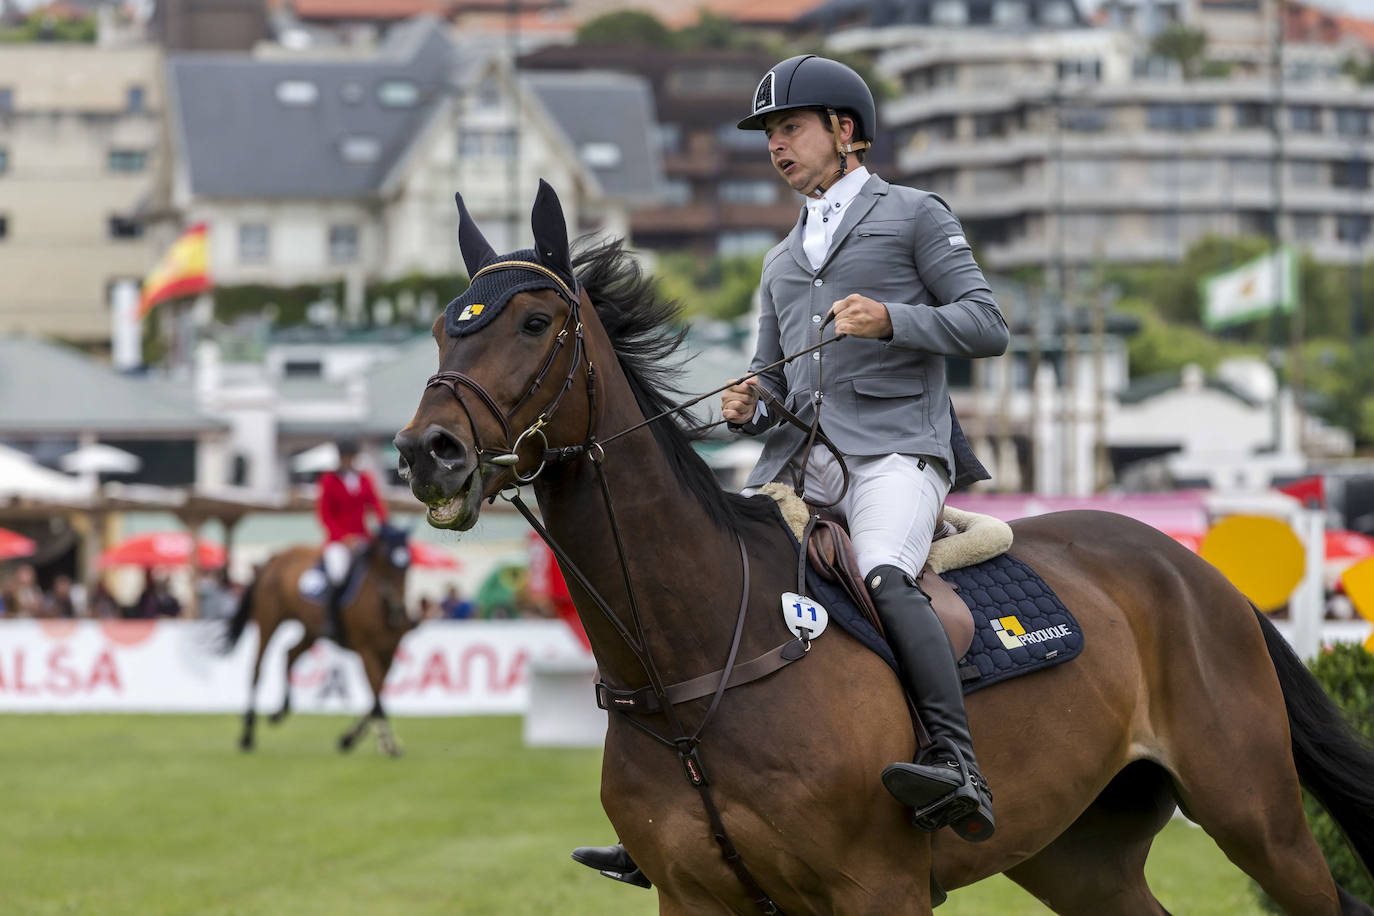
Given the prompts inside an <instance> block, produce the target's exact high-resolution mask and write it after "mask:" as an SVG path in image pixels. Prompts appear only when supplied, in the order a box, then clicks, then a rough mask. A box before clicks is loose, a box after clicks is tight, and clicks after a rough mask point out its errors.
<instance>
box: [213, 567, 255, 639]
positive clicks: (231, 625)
mask: <svg viewBox="0 0 1374 916" xmlns="http://www.w3.org/2000/svg"><path fill="white" fill-rule="evenodd" d="M257 587H258V580H257V579H254V580H253V581H252V582H249V583H248V587H247V588H245V589H244V590H243V594H242V595H241V596H239V606H238V608H236V609H235V611H234V616H233V617H230V618H229V622H228V623H227V624H226V625H225V628H224V639H223V641H222V642H221V644H220V654H221V655H227V654H228V653H229V651H230V650H231V649H233V648H234V646H237V645H238V644H239V637H241V636H243V631H244V630H246V629H247V628H248V621H250V620H252V619H253V589H255V588H257Z"/></svg>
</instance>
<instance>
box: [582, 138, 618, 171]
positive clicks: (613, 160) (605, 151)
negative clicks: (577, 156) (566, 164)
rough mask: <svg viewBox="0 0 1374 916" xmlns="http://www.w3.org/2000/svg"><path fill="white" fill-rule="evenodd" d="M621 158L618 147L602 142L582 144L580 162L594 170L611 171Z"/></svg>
mask: <svg viewBox="0 0 1374 916" xmlns="http://www.w3.org/2000/svg"><path fill="white" fill-rule="evenodd" d="M622 158H623V157H622V156H621V154H620V147H618V146H616V145H615V144H614V143H606V142H604V141H601V142H596V143H584V144H582V161H583V162H585V163H586V164H587V165H589V166H591V167H592V168H594V169H613V168H615V167H617V166H618V165H620V162H621V159H622Z"/></svg>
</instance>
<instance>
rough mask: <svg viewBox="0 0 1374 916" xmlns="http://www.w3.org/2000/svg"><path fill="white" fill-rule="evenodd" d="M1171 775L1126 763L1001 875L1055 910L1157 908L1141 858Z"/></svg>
mask: <svg viewBox="0 0 1374 916" xmlns="http://www.w3.org/2000/svg"><path fill="white" fill-rule="evenodd" d="M1171 790H1172V787H1171V784H1170V781H1169V775H1168V774H1167V773H1166V772H1164V771H1163V770H1162V769H1160V768H1159V767H1157V766H1155V765H1154V764H1151V763H1147V762H1145V761H1138V762H1136V763H1133V764H1131V765H1129V766H1127V767H1126V768H1125V769H1123V770H1122V771H1121V772H1120V773H1118V774H1117V776H1116V778H1115V779H1113V780H1112V781H1111V783H1109V784H1108V786H1107V788H1105V789H1103V790H1102V793H1101V794H1100V795H1099V796H1098V797H1097V799H1096V800H1095V801H1094V802H1093V803H1092V804H1091V805H1089V806H1088V809H1087V810H1086V811H1084V812H1083V814H1081V815H1080V816H1079V818H1078V820H1076V821H1074V823H1073V824H1072V825H1071V826H1070V827H1069V829H1068V830H1066V831H1064V832H1063V833H1062V834H1060V835H1059V836H1058V837H1057V838H1055V840H1054V842H1052V843H1050V845H1048V846H1046V847H1045V848H1044V849H1042V850H1041V851H1040V852H1038V853H1036V854H1035V855H1034V856H1032V857H1031V858H1030V859H1027V860H1026V861H1025V862H1022V863H1021V864H1019V865H1017V866H1016V867H1015V868H1012V869H1009V870H1008V871H1007V872H1006V875H1007V877H1008V878H1010V879H1011V880H1013V881H1015V882H1016V883H1017V884H1019V885H1021V886H1022V887H1023V888H1025V889H1026V890H1027V891H1029V892H1030V893H1031V894H1033V895H1034V896H1036V897H1037V898H1039V899H1040V901H1041V902H1043V903H1044V904H1045V905H1046V906H1048V907H1049V908H1050V909H1052V910H1054V912H1056V913H1059V914H1061V916H1097V914H1103V916H1108V914H1110V916H1160V914H1167V913H1168V911H1167V910H1166V909H1164V907H1163V906H1162V905H1161V904H1160V902H1159V901H1158V900H1156V899H1155V897H1154V894H1152V893H1151V892H1150V888H1149V887H1148V886H1147V885H1146V883H1145V858H1146V856H1147V855H1148V854H1149V852H1150V844H1151V843H1152V842H1153V841H1154V838H1155V835H1156V834H1157V833H1159V831H1160V830H1161V829H1162V828H1163V827H1164V825H1165V824H1166V823H1168V821H1169V817H1170V816H1171V815H1172V814H1173V811H1174V799H1173V795H1172V791H1171Z"/></svg>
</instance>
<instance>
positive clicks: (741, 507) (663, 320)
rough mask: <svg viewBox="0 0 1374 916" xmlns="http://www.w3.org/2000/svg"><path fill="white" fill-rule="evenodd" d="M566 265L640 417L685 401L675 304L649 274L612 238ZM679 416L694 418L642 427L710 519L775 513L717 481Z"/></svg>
mask: <svg viewBox="0 0 1374 916" xmlns="http://www.w3.org/2000/svg"><path fill="white" fill-rule="evenodd" d="M573 270H574V272H575V273H576V274H577V278H578V279H579V280H580V281H581V283H582V285H583V287H585V288H586V290H587V297H588V298H589V299H590V300H591V301H592V304H593V305H594V306H595V307H596V313H597V315H598V317H600V319H601V323H602V325H604V326H605V328H606V334H607V335H608V336H609V337H610V339H611V346H613V347H614V348H615V352H616V356H617V357H619V359H620V366H621V368H622V369H624V370H625V375H626V377H627V378H628V379H629V381H630V389H631V390H632V391H633V392H634V396H635V400H636V401H637V402H638V403H639V408H640V410H642V411H643V412H644V416H646V417H652V416H655V415H657V414H659V413H662V412H663V411H665V410H667V409H669V408H670V407H673V406H675V405H677V404H678V403H680V402H681V401H683V400H686V397H685V396H684V395H683V392H682V391H681V390H680V389H679V388H678V387H677V385H676V383H675V382H676V379H677V377H678V375H679V373H680V372H681V369H682V365H683V363H684V362H685V361H686V360H685V358H683V357H681V356H678V348H679V347H681V345H682V342H683V340H684V339H685V338H686V336H687V329H686V328H685V327H684V326H681V325H679V324H678V321H677V319H678V315H679V311H680V308H679V305H678V303H677V302H674V301H671V300H664V299H661V298H659V296H658V295H657V293H656V292H655V290H654V283H653V279H652V278H651V277H647V276H645V274H644V272H643V271H642V270H641V269H640V267H639V263H638V262H637V261H636V260H635V258H634V257H633V255H632V254H631V253H630V252H628V251H626V250H625V247H624V245H623V244H622V242H621V241H620V240H619V239H614V240H611V241H603V242H596V243H587V244H585V245H582V246H580V247H579V250H578V251H577V252H576V253H575V254H574V256H573ZM674 357H676V358H674ZM725 381H726V380H725V379H721V382H722V383H724V382H725ZM684 421H685V423H686V424H691V425H693V426H694V425H695V423H694V421H693V420H692V418H691V417H690V416H688V415H686V412H685V411H684V412H681V413H676V414H672V415H670V416H667V417H664V418H663V419H661V420H659V421H657V422H655V423H652V424H650V426H649V429H650V430H651V431H652V432H653V435H654V438H655V439H656V440H657V441H658V444H659V447H660V448H662V449H663V452H664V455H665V456H666V457H667V459H668V462H669V464H670V465H671V466H672V468H673V471H674V472H675V473H676V475H677V478H678V480H679V481H680V482H681V483H682V485H683V487H684V488H686V490H687V491H688V492H689V493H691V494H692V495H693V496H695V497H696V498H697V499H698V500H699V501H700V502H701V504H702V506H703V507H705V509H706V512H707V515H709V516H710V518H711V520H712V521H713V522H715V523H716V524H717V525H718V526H720V527H722V528H725V529H728V530H737V529H738V527H739V525H740V523H741V522H742V521H744V520H745V519H759V518H768V519H770V520H772V519H776V511H775V510H774V508H773V506H772V500H770V499H767V498H766V497H761V498H758V499H745V498H744V497H742V496H739V495H737V494H734V493H728V492H726V491H725V490H724V489H723V488H722V487H721V485H720V483H719V481H717V480H716V476H715V474H714V473H712V472H711V469H710V468H709V467H707V465H706V462H705V461H703V460H702V459H701V456H700V455H698V454H697V452H696V449H694V448H692V443H693V442H695V441H697V440H699V439H701V438H702V434H701V433H700V432H696V431H695V430H693V429H691V428H689V426H687V425H684ZM612 448H613V446H612Z"/></svg>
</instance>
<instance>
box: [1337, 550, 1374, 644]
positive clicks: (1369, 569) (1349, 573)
mask: <svg viewBox="0 0 1374 916" xmlns="http://www.w3.org/2000/svg"><path fill="white" fill-rule="evenodd" d="M1341 584H1342V585H1343V586H1344V587H1345V594H1346V596H1347V597H1349V598H1350V603H1351V604H1353V605H1355V610H1356V611H1358V612H1359V614H1360V616H1361V617H1363V618H1364V619H1365V620H1368V621H1369V622H1370V623H1374V557H1366V558H1364V559H1363V560H1361V561H1360V562H1358V563H1356V564H1355V565H1354V566H1351V567H1350V568H1349V569H1347V570H1346V571H1345V572H1343V573H1341ZM1364 648H1365V651H1367V652H1374V633H1371V634H1370V636H1369V639H1367V640H1365V644H1364Z"/></svg>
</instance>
